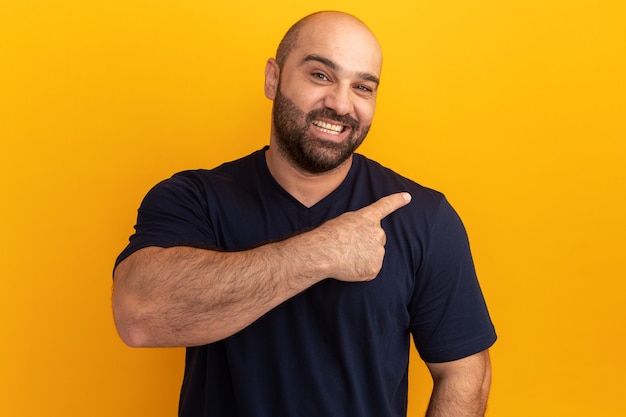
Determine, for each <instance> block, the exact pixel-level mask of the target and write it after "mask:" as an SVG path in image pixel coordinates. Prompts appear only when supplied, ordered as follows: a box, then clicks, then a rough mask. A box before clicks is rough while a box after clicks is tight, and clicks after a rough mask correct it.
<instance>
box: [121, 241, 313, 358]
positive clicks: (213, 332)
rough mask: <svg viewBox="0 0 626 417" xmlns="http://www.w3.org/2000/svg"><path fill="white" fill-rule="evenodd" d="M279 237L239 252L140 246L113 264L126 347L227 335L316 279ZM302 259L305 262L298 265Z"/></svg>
mask: <svg viewBox="0 0 626 417" xmlns="http://www.w3.org/2000/svg"><path fill="white" fill-rule="evenodd" d="M284 246H285V244H284V243H280V242H279V243H276V244H271V245H266V246H262V247H259V248H256V249H253V250H250V251H245V252H215V251H207V250H203V249H196V248H190V247H174V248H167V249H164V248H156V247H152V248H146V249H142V250H140V251H137V252H136V253H135V254H133V255H131V257H129V258H128V259H126V260H124V261H123V262H122V263H120V265H118V267H117V268H116V271H115V277H114V291H113V311H114V317H115V319H116V324H117V327H118V331H119V332H120V336H121V337H122V339H123V340H124V341H125V342H126V343H127V344H129V345H131V346H193V345H201V344H206V343H210V342H213V341H216V340H220V339H223V338H225V337H228V336H230V335H231V334H234V333H235V332H237V331H239V330H241V329H242V328H244V327H246V326H247V325H248V324H250V323H252V322H253V321H254V320H256V319H257V318H259V317H260V316H261V315H263V314H264V313H266V312H267V311H269V310H271V309H272V308H274V307H275V306H277V305H278V304H280V303H281V302H282V301H284V300H286V299H288V298H290V297H292V296H294V295H296V294H298V293H299V292H301V291H303V290H304V289H306V288H307V287H309V286H310V285H312V284H313V283H315V282H317V281H319V280H320V279H322V278H323V277H322V273H321V272H318V273H315V271H312V270H311V266H313V265H315V263H314V262H307V260H306V259H302V260H301V261H298V258H301V257H302V256H300V255H298V254H297V251H296V248H295V247H294V248H293V249H292V250H291V256H289V257H288V255H287V253H288V251H287V250H285V249H286V248H285V247H284ZM305 264H306V267H305Z"/></svg>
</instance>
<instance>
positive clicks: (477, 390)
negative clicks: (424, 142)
mask: <svg viewBox="0 0 626 417" xmlns="http://www.w3.org/2000/svg"><path fill="white" fill-rule="evenodd" d="M281 64H282V65H279V64H278V62H277V61H276V60H275V59H269V60H268V61H267V64H266V68H265V94H266V96H267V97H268V98H269V99H271V100H275V107H276V102H277V101H279V100H281V102H280V104H281V105H282V109H285V106H287V108H290V109H291V110H293V113H289V120H291V122H292V124H293V126H291V127H292V128H293V129H291V130H292V132H291V133H288V134H287V133H285V129H282V130H281V129H277V127H281V126H282V125H281V124H278V126H277V123H276V114H274V119H273V123H272V129H271V133H270V147H269V149H268V151H267V152H266V155H265V156H266V160H267V164H268V167H269V169H270V172H271V173H272V175H273V176H274V178H275V179H276V181H277V182H278V183H279V184H280V185H281V186H282V187H283V188H284V189H285V190H286V191H288V192H289V193H290V194H291V195H292V196H293V197H295V198H296V199H298V200H299V201H300V202H301V203H302V204H304V205H305V206H307V207H311V206H313V205H315V204H316V203H317V202H319V201H320V200H321V199H323V198H324V197H325V196H327V195H328V194H329V193H330V192H332V191H333V190H334V189H336V188H337V187H338V186H339V184H341V182H342V181H343V180H344V179H345V177H346V175H347V173H348V171H349V169H350V166H351V164H352V150H350V151H349V152H348V154H347V156H346V155H345V152H344V151H345V149H352V148H355V147H356V146H358V144H360V141H362V139H364V137H365V135H366V133H367V129H368V128H369V126H370V125H371V123H372V119H373V116H374V110H375V107H376V92H377V90H378V80H379V79H380V73H381V67H382V54H381V49H380V45H379V44H378V41H377V40H376V38H375V37H374V35H373V34H372V33H371V32H370V31H369V29H368V28H367V27H366V26H365V25H364V24H363V23H362V22H360V21H359V20H357V19H355V18H354V17H352V16H349V15H346V14H342V13H337V12H325V13H319V14H316V15H312V16H310V17H308V18H307V19H306V20H305V21H304V22H303V23H302V25H301V27H300V28H299V32H298V36H297V41H296V42H295V43H294V46H293V47H292V48H291V49H290V51H289V54H288V55H287V56H286V57H285V59H284V62H282V63H281ZM329 109H330V110H332V111H330V110H329ZM310 115H313V117H312V118H311V117H307V116H310ZM324 123H327V124H325V125H324ZM328 124H330V125H331V126H330V127H331V128H332V129H331V130H333V129H339V127H341V129H340V130H341V133H339V134H334V133H331V132H329V131H328V129H326V128H328V127H329V125H328ZM323 126H326V128H324V127H323ZM287 130H288V131H289V130H290V129H287ZM293 131H295V132H299V133H298V134H297V135H296V136H293V135H292V133H293ZM295 137H299V138H300V140H301V141H302V143H303V145H302V146H303V147H304V148H306V149H307V154H309V155H310V156H312V157H313V158H314V159H315V160H316V161H317V162H316V164H317V166H322V165H324V166H326V169H324V170H318V169H310V168H307V166H308V167H310V165H306V164H304V163H301V162H299V159H297V158H294V157H293V155H292V154H290V152H289V151H288V150H287V149H286V146H285V144H284V141H286V140H290V138H291V139H293V138H295ZM281 141H283V143H281ZM329 167H330V168H329ZM409 201H410V196H409V195H408V194H406V193H398V194H392V195H389V196H387V197H384V198H382V199H380V200H379V201H377V202H375V203H373V204H371V205H370V206H367V207H365V208H363V209H361V210H358V211H354V212H348V213H344V214H343V215H341V216H339V217H337V218H335V219H332V220H330V221H328V222H326V223H324V224H323V225H321V226H320V227H318V228H316V229H314V230H311V231H309V232H306V233H302V234H299V235H296V236H294V237H292V238H289V239H286V240H284V241H281V242H274V243H271V244H267V245H263V246H260V247H258V248H255V249H252V250H248V251H241V252H216V251H210V250H205V249H197V248H191V247H174V248H158V247H149V248H145V249H141V250H139V251H137V252H135V253H133V254H132V255H131V256H129V257H128V258H127V259H125V260H124V261H123V262H121V263H120V264H119V265H118V267H117V268H116V270H115V272H114V289H113V299H112V302H113V314H114V319H115V323H116V326H117V329H118V332H119V334H120V336H121V338H122V340H123V341H124V342H125V343H127V344H128V345H130V346H137V347H139V346H196V345H204V344H208V343H212V342H215V341H218V340H221V339H224V338H226V337H228V336H231V335H233V334H235V333H237V332H238V331H240V330H241V329H243V328H245V327H246V326H248V325H249V324H251V323H252V322H254V321H255V320H256V319H257V318H259V317H260V316H262V315H263V314H265V313H266V312H267V311H269V310H271V309H272V308H274V307H276V306H277V305H278V304H280V303H282V302H283V301H285V300H287V299H289V298H291V297H293V296H295V295H297V294H299V293H300V292H302V291H304V290H305V289H306V288H309V287H310V286H312V285H314V284H315V283H317V282H319V281H321V280H324V279H327V277H333V279H337V280H341V281H349V282H359V281H368V280H372V279H374V278H375V277H376V275H377V274H378V272H379V271H380V268H381V267H382V262H383V257H384V253H385V249H384V246H385V242H386V236H385V232H384V231H383V229H382V228H381V226H380V222H381V220H382V219H383V218H384V217H386V216H387V215H389V214H391V213H393V212H394V211H395V210H397V209H398V208H400V207H403V206H404V205H406V204H408V203H409ZM427 366H428V368H429V370H430V372H431V374H432V377H433V381H434V389H433V394H432V397H431V401H430V405H429V408H428V412H427V416H428V417H440V416H456V417H460V416H482V415H484V410H485V407H486V402H487V396H488V393H489V386H490V381H491V367H490V361H489V354H488V352H487V351H484V352H481V353H478V354H476V355H472V356H469V357H467V358H463V359H460V360H457V361H451V362H446V363H438V364H434V363H427Z"/></svg>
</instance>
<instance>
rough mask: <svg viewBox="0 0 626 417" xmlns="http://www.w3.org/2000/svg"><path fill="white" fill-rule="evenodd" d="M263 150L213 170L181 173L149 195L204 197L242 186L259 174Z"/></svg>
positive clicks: (167, 180) (153, 189) (166, 180)
mask: <svg viewBox="0 0 626 417" xmlns="http://www.w3.org/2000/svg"><path fill="white" fill-rule="evenodd" d="M261 157H262V150H260V151H256V152H254V153H252V154H250V155H247V156H244V157H243V158H239V159H237V160H234V161H229V162H225V163H223V164H221V165H219V166H217V167H215V168H211V169H190V170H185V171H180V172H177V173H175V174H174V175H172V176H171V177H170V178H168V179H165V180H163V181H161V182H159V183H158V184H157V185H155V186H154V187H153V188H152V190H150V192H149V193H148V196H150V195H152V194H158V195H160V194H179V195H180V194H182V195H184V194H188V195H192V194H195V195H202V196H206V195H207V194H212V193H213V192H217V191H221V190H222V189H223V188H224V187H230V186H232V185H233V184H242V183H243V182H245V179H246V178H252V177H254V176H255V173H257V172H258V169H259V165H260V164H259V162H260V159H261Z"/></svg>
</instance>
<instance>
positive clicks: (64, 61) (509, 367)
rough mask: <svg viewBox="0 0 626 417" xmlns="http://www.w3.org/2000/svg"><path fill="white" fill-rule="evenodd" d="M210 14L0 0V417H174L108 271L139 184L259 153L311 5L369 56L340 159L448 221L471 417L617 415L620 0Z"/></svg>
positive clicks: (286, 4)
mask: <svg viewBox="0 0 626 417" xmlns="http://www.w3.org/2000/svg"><path fill="white" fill-rule="evenodd" d="M212 3H213V2H211V1H200V0H182V1H170V2H165V1H147V0H143V1H142V0H137V1H132V2H128V1H123V0H109V1H105V0H92V1H88V2H79V1H70V0H48V1H45V0H20V1H10V0H3V1H2V3H1V4H0V141H1V142H0V143H1V145H2V146H1V148H0V149H1V150H0V178H1V181H2V190H1V191H2V192H1V195H2V204H1V205H0V216H1V217H0V218H1V219H2V229H1V232H0V240H1V243H0V244H1V250H0V264H1V265H2V279H1V280H0V297H1V299H0V326H1V327H0V329H1V334H2V343H1V344H0V415H3V416H13V417H17V416H28V417H32V416H64V417H71V416H84V415H90V416H118V417H124V416H128V417H131V416H132V417H134V416H140V415H143V416H148V415H149V416H171V415H174V414H175V409H176V402H177V395H178V387H179V383H180V378H181V370H182V360H183V356H182V353H183V351H182V350H181V349H172V350H167V349H153V350H133V349H130V348H127V347H125V346H124V345H123V344H122V343H121V342H120V340H119V339H118V338H117V335H116V333H115V330H114V327H113V324H112V320H111V313H110V301H109V297H110V288H111V279H110V276H111V267H112V264H113V260H114V258H115V256H116V255H117V253H118V252H119V251H120V250H121V249H122V247H123V246H124V245H125V242H126V239H127V237H128V235H129V234H130V233H131V231H132V225H133V222H134V218H135V212H136V208H137V206H138V204H139V202H140V200H141V198H142V197H143V195H144V193H145V192H146V191H147V190H148V188H149V187H150V186H151V185H153V184H154V183H156V182H157V181H159V180H160V179H163V178H165V177H167V176H169V175H171V174H172V173H173V172H175V171H179V170H182V169H186V168H197V167H212V166H215V165H216V164H218V163H219V162H221V161H224V160H228V159H232V158H235V157H238V156H241V155H243V154H247V153H249V152H251V151H253V150H255V149H257V148H260V147H261V146H263V145H264V144H266V143H267V137H268V128H269V111H270V103H269V102H268V101H267V100H266V99H265V98H264V96H263V88H262V80H263V68H264V62H265V59H266V58H267V57H269V56H271V55H273V53H274V48H275V46H276V44H277V42H278V40H279V39H280V37H281V35H282V33H283V32H284V31H285V30H286V28H287V27H288V25H289V24H290V23H292V22H293V21H294V20H295V19H297V18H299V17H300V16H302V15H304V14H306V13H308V12H311V11H314V10H317V9H325V8H335V9H342V10H346V11H350V12H353V13H355V14H357V15H358V16H360V17H362V18H363V19H364V20H365V21H366V22H368V23H369V24H370V26H371V27H372V29H373V30H374V31H375V32H376V33H377V34H378V35H379V38H380V40H381V42H382V44H383V46H384V50H385V65H384V71H383V83H382V87H381V88H382V89H381V92H380V98H379V106H378V114H377V118H376V120H375V124H374V127H373V129H372V132H371V135H370V137H369V138H368V140H367V141H366V144H365V145H364V146H363V148H362V152H363V153H365V154H367V155H368V156H371V157H373V158H375V159H378V160H380V161H381V162H383V163H385V164H387V165H389V166H390V167H392V168H395V169H396V170H397V171H399V172H400V173H402V174H404V175H406V176H409V177H411V178H414V179H416V180H417V181H419V182H421V183H423V184H425V185H428V186H431V187H434V188H438V189H440V190H442V191H444V192H445V193H446V194H447V195H448V197H449V199H450V200H451V201H452V203H453V204H454V205H455V207H456V208H457V209H458V211H459V212H460V213H461V215H462V217H463V219H464V220H465V223H466V225H467V228H468V231H469V234H470V238H471V240H472V245H473V250H474V254H475V258H476V265H477V268H478V272H479V274H480V277H481V282H482V285H483V289H484V291H485V293H486V296H487V298H488V301H489V305H490V307H491V312H492V315H493V318H494V320H495V322H496V325H497V328H498V331H499V335H500V340H499V342H498V343H497V345H496V347H495V348H494V349H493V353H492V356H493V363H494V369H495V376H494V383H493V389H492V397H491V401H490V411H489V414H488V415H490V416H508V417H515V416H524V417H526V416H550V417H552V416H567V417H576V416H581V417H582V416H590V415H607V416H609V415H610V416H617V415H624V414H626V403H624V401H623V393H624V389H625V388H626V387H625V384H624V382H623V381H624V377H623V375H624V373H625V372H626V355H624V348H623V346H624V344H625V343H626V331H625V327H624V323H625V319H626V308H625V307H624V302H623V298H624V294H625V293H626V283H625V282H626V280H625V279H624V278H626V276H625V275H626V274H625V272H624V249H625V244H624V235H625V234H626V215H625V213H626V198H625V195H626V190H625V188H626V169H625V168H624V165H625V164H624V161H625V160H626V145H625V144H624V142H625V139H626V127H625V123H626V122H625V121H624V116H625V114H626V105H625V103H626V84H625V82H624V76H625V74H626V58H625V51H626V31H625V30H624V22H625V21H626V8H625V6H624V4H625V3H624V2H623V1H622V0H578V1H570V0H567V1H566V0H553V1H550V2H546V1H538V0H513V1H510V2H501V1H494V0H475V1H443V2H441V1H437V2H426V1H408V0H407V1H404V2H398V3H393V2H392V3H381V2H375V1H367V0H365V1H364V0H359V1H357V0H333V1H326V0H321V1H317V2H311V3H307V2H293V1H291V0H289V1H287V0H284V1H276V2H273V3H272V4H271V5H269V4H265V3H264V4H261V3H258V2H253V1H247V2H246V1H241V2H231V4H230V5H226V4H223V3H226V2H219V3H221V5H220V6H213V5H212ZM394 4H395V5H394ZM412 367H413V369H412V371H413V374H412V377H411V392H412V394H413V395H412V399H411V403H410V415H411V416H420V415H423V409H424V407H425V402H426V400H425V398H424V395H425V393H426V392H427V391H428V389H429V382H428V377H427V375H426V374H425V371H424V368H423V366H421V365H419V363H418V362H414V363H413V365H412Z"/></svg>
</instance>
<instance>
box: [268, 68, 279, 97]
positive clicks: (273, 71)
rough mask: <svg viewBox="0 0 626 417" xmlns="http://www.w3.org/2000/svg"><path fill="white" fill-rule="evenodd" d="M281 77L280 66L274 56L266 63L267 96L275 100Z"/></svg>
mask: <svg viewBox="0 0 626 417" xmlns="http://www.w3.org/2000/svg"><path fill="white" fill-rule="evenodd" d="M279 77H280V68H278V63H277V62H276V60H275V59H274V58H270V59H268V60H267V63H266V64H265V97H267V98H269V99H270V100H274V97H276V91H277V89H278V79H279Z"/></svg>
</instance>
